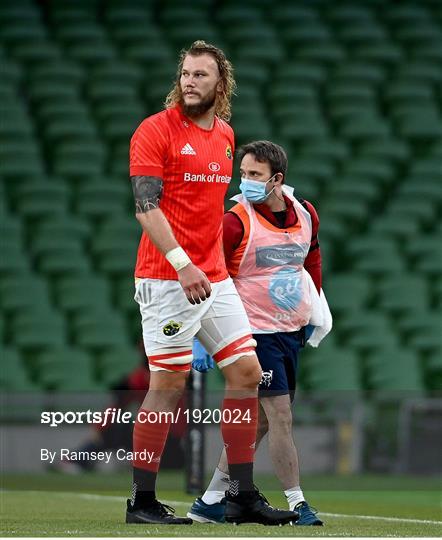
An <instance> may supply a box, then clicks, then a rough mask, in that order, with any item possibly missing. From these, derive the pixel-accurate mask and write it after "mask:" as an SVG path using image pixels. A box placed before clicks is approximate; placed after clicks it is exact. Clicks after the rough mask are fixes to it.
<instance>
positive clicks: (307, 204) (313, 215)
mask: <svg viewBox="0 0 442 540" xmlns="http://www.w3.org/2000/svg"><path fill="white" fill-rule="evenodd" d="M297 199H298V201H299V202H300V203H301V204H302V206H303V207H304V208H305V209H306V210H307V212H308V213H309V214H310V216H311V218H312V221H313V223H318V222H319V216H318V212H317V211H316V208H315V207H314V205H313V204H312V203H311V202H310V201H307V200H306V199H303V198H302V197H297Z"/></svg>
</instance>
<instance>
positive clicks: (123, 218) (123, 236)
mask: <svg viewBox="0 0 442 540" xmlns="http://www.w3.org/2000/svg"><path fill="white" fill-rule="evenodd" d="M128 188H129V186H128ZM129 190H130V188H129ZM141 232H142V229H141V226H140V224H139V223H138V221H137V220H136V219H135V217H134V216H132V215H131V216H129V215H126V214H120V215H115V216H113V217H112V218H111V219H109V218H108V219H106V220H105V221H103V222H102V223H101V224H100V227H99V229H98V231H97V235H96V238H100V239H102V238H107V239H108V242H109V243H111V241H112V238H115V241H116V242H120V243H125V242H128V243H129V244H132V243H133V242H138V241H139V240H140V237H141Z"/></svg>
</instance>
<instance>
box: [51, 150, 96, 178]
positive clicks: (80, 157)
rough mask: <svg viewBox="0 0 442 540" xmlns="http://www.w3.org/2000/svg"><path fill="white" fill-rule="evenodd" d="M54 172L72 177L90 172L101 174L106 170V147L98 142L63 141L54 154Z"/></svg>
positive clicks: (89, 173)
mask: <svg viewBox="0 0 442 540" xmlns="http://www.w3.org/2000/svg"><path fill="white" fill-rule="evenodd" d="M53 160H54V161H53V171H54V174H56V175H59V176H63V177H70V176H79V175H82V174H84V173H85V172H88V175H89V176H99V175H100V174H102V173H103V172H104V167H105V148H104V146H103V145H102V144H101V143H98V142H91V141H90V142H79V141H77V142H69V141H66V142H62V143H61V144H59V145H57V147H56V149H55V152H54V155H53Z"/></svg>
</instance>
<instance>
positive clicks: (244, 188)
mask: <svg viewBox="0 0 442 540" xmlns="http://www.w3.org/2000/svg"><path fill="white" fill-rule="evenodd" d="M274 176H275V175H273V176H272V177H271V178H269V179H268V180H267V182H258V180H250V179H249V178H241V183H240V185H239V189H240V190H241V193H242V194H243V195H244V197H245V198H246V199H247V200H248V201H250V202H252V203H262V202H264V201H265V200H266V199H267V197H268V196H269V195H270V193H271V192H272V191H273V190H274V189H275V188H274V187H273V188H272V189H271V190H270V191H269V192H268V193H266V186H267V184H268V183H269V182H270V180H272V178H273V177H274Z"/></svg>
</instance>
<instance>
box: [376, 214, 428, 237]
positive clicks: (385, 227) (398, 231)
mask: <svg viewBox="0 0 442 540" xmlns="http://www.w3.org/2000/svg"><path fill="white" fill-rule="evenodd" d="M418 230H419V225H418V223H417V222H416V221H411V220H410V219H408V216H401V215H397V216H390V215H384V216H381V217H378V218H377V219H376V220H375V221H374V222H373V224H372V231H373V232H375V233H380V234H382V235H384V234H385V235H391V236H392V237H396V238H399V239H401V238H402V239H404V238H407V239H408V238H409V237H410V236H413V235H415V234H416V233H417V232H418Z"/></svg>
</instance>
